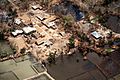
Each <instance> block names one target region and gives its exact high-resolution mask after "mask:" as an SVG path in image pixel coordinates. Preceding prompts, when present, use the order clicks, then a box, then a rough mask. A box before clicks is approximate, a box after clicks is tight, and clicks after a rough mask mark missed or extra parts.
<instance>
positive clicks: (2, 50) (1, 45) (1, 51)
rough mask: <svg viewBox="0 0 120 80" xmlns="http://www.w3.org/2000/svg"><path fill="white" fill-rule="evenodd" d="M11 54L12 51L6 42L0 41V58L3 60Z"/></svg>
mask: <svg viewBox="0 0 120 80" xmlns="http://www.w3.org/2000/svg"><path fill="white" fill-rule="evenodd" d="M12 54H13V50H12V49H11V47H10V45H9V44H8V42H7V41H0V57H1V58H4V57H7V56H9V55H12Z"/></svg>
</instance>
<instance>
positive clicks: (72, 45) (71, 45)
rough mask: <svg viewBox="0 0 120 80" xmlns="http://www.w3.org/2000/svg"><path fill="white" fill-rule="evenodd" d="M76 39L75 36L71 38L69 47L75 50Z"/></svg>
mask: <svg viewBox="0 0 120 80" xmlns="http://www.w3.org/2000/svg"><path fill="white" fill-rule="evenodd" d="M74 43H75V42H74V37H73V36H71V37H70V38H69V47H70V48H74Z"/></svg>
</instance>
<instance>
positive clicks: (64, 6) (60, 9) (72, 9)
mask: <svg viewBox="0 0 120 80" xmlns="http://www.w3.org/2000/svg"><path fill="white" fill-rule="evenodd" d="M53 11H54V12H55V13H56V12H57V13H61V14H62V15H67V14H69V13H70V14H71V15H72V16H73V17H74V19H75V21H80V20H81V19H82V18H84V13H83V12H81V10H80V9H79V7H78V6H77V5H74V4H72V3H71V2H70V1H64V2H63V3H61V4H60V5H55V6H54V7H53Z"/></svg>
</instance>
